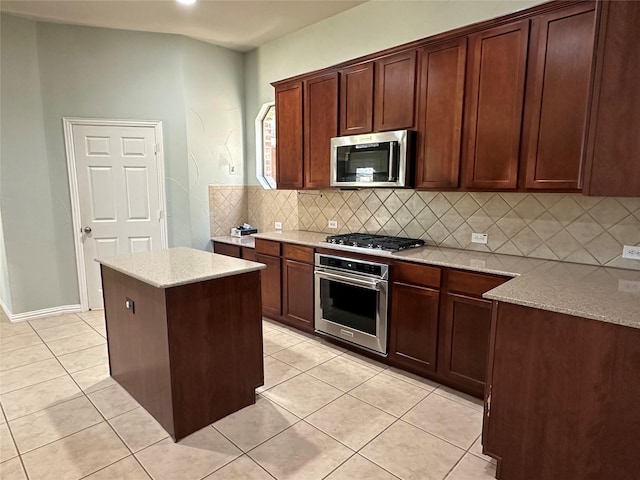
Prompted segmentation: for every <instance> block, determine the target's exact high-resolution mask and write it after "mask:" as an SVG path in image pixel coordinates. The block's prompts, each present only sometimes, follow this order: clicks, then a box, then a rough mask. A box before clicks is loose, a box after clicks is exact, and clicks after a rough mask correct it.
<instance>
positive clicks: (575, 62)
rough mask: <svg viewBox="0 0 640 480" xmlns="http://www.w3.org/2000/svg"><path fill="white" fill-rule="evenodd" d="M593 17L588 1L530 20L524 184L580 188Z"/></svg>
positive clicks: (539, 186)
mask: <svg viewBox="0 0 640 480" xmlns="http://www.w3.org/2000/svg"><path fill="white" fill-rule="evenodd" d="M594 20H595V12H594V6H593V4H586V5H578V6H577V7H574V8H572V9H570V10H568V11H567V10H561V11H559V12H552V13H549V14H546V15H542V16H540V17H538V18H534V19H533V21H532V29H531V30H532V33H531V39H532V41H531V48H530V61H529V72H530V75H529V82H528V87H527V99H526V105H525V119H527V122H526V124H525V132H524V136H523V140H524V143H525V154H524V157H523V158H524V159H526V165H527V168H526V184H525V186H526V188H546V189H549V188H556V189H565V190H566V189H577V188H579V187H580V184H581V182H580V171H581V164H582V144H583V140H584V131H585V123H586V117H587V102H588V95H589V78H590V76H591V59H592V56H593V37H594Z"/></svg>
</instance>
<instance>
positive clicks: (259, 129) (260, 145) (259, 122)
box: [255, 101, 278, 190]
mask: <svg viewBox="0 0 640 480" xmlns="http://www.w3.org/2000/svg"><path fill="white" fill-rule="evenodd" d="M275 105H276V102H273V101H271V102H266V103H263V104H262V106H261V107H260V110H259V111H258V115H257V116H256V121H255V127H256V178H257V179H258V182H260V185H262V188H264V189H265V190H272V189H275V188H276V183H275V181H276V179H275V178H274V179H273V184H271V183H270V182H269V180H267V177H265V175H264V131H263V128H264V127H263V123H264V119H265V117H266V116H267V113H268V112H269V110H270V109H271V108H272V107H273V108H275ZM277 142H278V139H277V138H276V144H277ZM274 160H275V159H274Z"/></svg>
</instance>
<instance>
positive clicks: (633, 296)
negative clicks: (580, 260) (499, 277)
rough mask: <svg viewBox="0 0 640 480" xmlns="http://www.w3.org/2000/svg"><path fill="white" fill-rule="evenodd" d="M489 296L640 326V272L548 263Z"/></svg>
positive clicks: (519, 303) (510, 281)
mask: <svg viewBox="0 0 640 480" xmlns="http://www.w3.org/2000/svg"><path fill="white" fill-rule="evenodd" d="M484 297H485V298H488V299H491V300H498V301H500V302H507V303H515V304H517V305H524V306H526V307H534V308H539V309H542V310H550V311H552V312H558V313H565V314H567V315H575V316H577V317H584V318H591V319H594V320H601V321H603V322H608V323H615V324H618V325H626V326H628V327H633V328H640V271H637V270H623V269H619V268H606V267H597V266H592V265H579V264H576V263H563V262H547V264H545V265H542V266H541V267H539V268H537V269H535V270H533V271H531V272H529V273H527V274H525V275H522V276H519V277H518V278H514V279H513V280H509V281H508V282H507V283H504V284H502V285H500V286H499V287H496V288H494V289H493V290H489V291H488V292H487V293H485V294H484Z"/></svg>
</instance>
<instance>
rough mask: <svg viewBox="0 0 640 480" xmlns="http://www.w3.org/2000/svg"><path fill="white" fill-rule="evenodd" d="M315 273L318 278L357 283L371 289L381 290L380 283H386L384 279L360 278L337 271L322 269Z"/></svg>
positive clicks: (351, 283) (350, 283)
mask: <svg viewBox="0 0 640 480" xmlns="http://www.w3.org/2000/svg"><path fill="white" fill-rule="evenodd" d="M313 273H315V275H316V276H317V277H318V278H324V279H326V280H335V281H337V282H342V283H347V284H349V285H355V286H358V287H365V288H368V289H370V290H376V291H380V284H381V283H384V280H371V281H367V280H359V279H356V278H351V277H345V276H342V275H336V274H335V273H329V272H325V271H322V270H315V271H314V272H313Z"/></svg>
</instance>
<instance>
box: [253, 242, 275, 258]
mask: <svg viewBox="0 0 640 480" xmlns="http://www.w3.org/2000/svg"><path fill="white" fill-rule="evenodd" d="M256 253H263V254H265V255H273V256H274V257H279V256H280V242H274V241H271V240H262V239H260V238H256Z"/></svg>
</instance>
